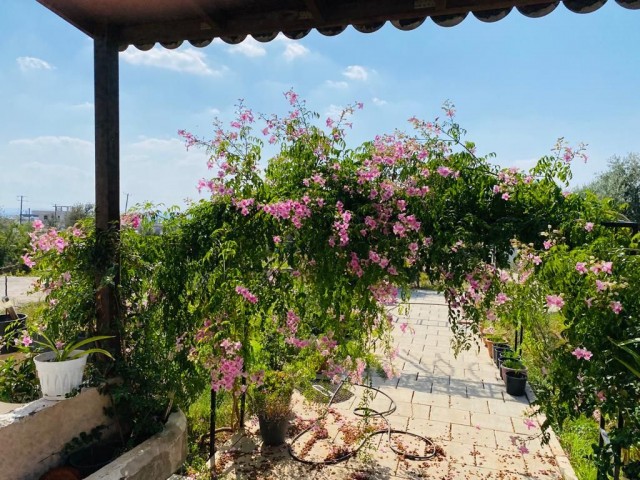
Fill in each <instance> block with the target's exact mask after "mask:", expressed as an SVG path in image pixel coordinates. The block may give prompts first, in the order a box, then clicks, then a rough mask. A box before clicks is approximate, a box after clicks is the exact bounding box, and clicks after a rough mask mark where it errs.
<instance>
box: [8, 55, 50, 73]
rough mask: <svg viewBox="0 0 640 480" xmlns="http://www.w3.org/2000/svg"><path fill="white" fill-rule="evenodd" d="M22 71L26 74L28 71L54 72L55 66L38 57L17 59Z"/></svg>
mask: <svg viewBox="0 0 640 480" xmlns="http://www.w3.org/2000/svg"><path fill="white" fill-rule="evenodd" d="M16 62H18V66H19V67H20V70H22V71H23V72H26V71H28V70H53V69H54V66H53V65H51V64H50V63H48V62H45V61H44V60H42V59H40V58H36V57H18V58H16Z"/></svg>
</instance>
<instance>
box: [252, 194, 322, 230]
mask: <svg viewBox="0 0 640 480" xmlns="http://www.w3.org/2000/svg"><path fill="white" fill-rule="evenodd" d="M262 210H263V211H264V212H265V213H267V214H269V215H271V216H272V217H275V218H278V219H280V220H289V219H291V223H293V225H294V226H295V227H296V228H301V227H302V220H304V219H305V218H309V217H310V216H311V209H310V208H309V207H308V206H307V205H305V204H304V203H301V202H298V201H297V200H284V201H282V202H276V203H272V204H268V205H263V206H262Z"/></svg>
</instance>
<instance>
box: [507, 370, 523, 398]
mask: <svg viewBox="0 0 640 480" xmlns="http://www.w3.org/2000/svg"><path fill="white" fill-rule="evenodd" d="M504 375H505V384H506V386H507V393H508V394H509V395H512V396H514V397H521V396H523V395H524V387H525V385H526V384H527V374H526V373H522V372H514V371H506V372H505V374H504Z"/></svg>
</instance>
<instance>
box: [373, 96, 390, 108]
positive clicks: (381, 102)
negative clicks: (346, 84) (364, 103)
mask: <svg viewBox="0 0 640 480" xmlns="http://www.w3.org/2000/svg"><path fill="white" fill-rule="evenodd" d="M371 101H372V102H373V104H374V105H376V106H378V107H382V106H383V105H386V104H387V103H389V102H387V101H386V100H382V99H381V98H378V97H373V98H372V99H371Z"/></svg>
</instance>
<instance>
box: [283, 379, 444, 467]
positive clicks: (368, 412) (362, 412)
mask: <svg viewBox="0 0 640 480" xmlns="http://www.w3.org/2000/svg"><path fill="white" fill-rule="evenodd" d="M345 383H346V379H343V380H342V381H341V382H340V384H339V385H338V388H337V389H336V391H335V392H333V394H331V393H330V391H329V390H327V389H326V388H324V387H322V386H321V385H314V386H313V388H314V389H315V390H317V391H318V392H320V393H321V394H322V395H325V396H327V397H330V399H329V403H328V404H327V408H326V410H325V412H324V413H323V414H322V415H321V416H320V417H318V419H317V420H316V421H315V422H314V423H313V424H312V425H311V426H310V427H308V428H306V429H305V430H303V431H301V432H300V433H298V434H297V435H296V436H295V437H293V439H292V440H291V442H289V455H291V458H293V459H294V460H296V461H298V462H301V463H304V464H307V465H334V464H336V463H340V462H344V461H345V460H348V459H349V458H351V457H353V456H354V455H356V454H357V453H358V452H359V451H360V449H361V448H362V447H363V446H364V444H365V443H367V442H368V441H369V439H371V438H372V437H374V436H375V435H384V434H386V435H387V443H388V444H389V447H390V448H391V450H392V451H393V452H394V453H395V454H396V455H400V456H402V457H403V458H406V459H408V460H416V461H423V460H429V459H430V458H433V457H434V456H435V454H436V446H435V444H434V443H433V441H432V440H431V439H429V438H427V437H425V436H422V435H418V434H417V433H411V432H408V431H407V430H397V429H393V428H391V425H390V424H389V420H387V418H386V417H387V415H391V414H392V413H393V412H395V410H396V403H395V402H394V401H393V399H392V398H391V397H390V396H389V395H387V394H386V393H384V392H383V391H382V390H380V389H378V388H375V387H372V386H370V385H362V384H359V383H354V384H353V385H355V386H358V387H363V388H366V389H369V390H373V391H376V392H378V394H382V395H384V396H385V397H387V398H388V399H389V401H390V402H391V407H390V408H389V409H388V410H385V411H383V412H379V411H377V410H375V409H373V408H369V407H357V408H355V409H354V410H353V413H354V415H356V416H358V417H367V416H368V417H379V418H381V419H382V420H383V421H384V422H385V424H386V425H387V428H382V429H380V430H376V431H373V432H371V433H369V434H368V435H367V436H366V437H364V439H363V440H362V441H361V442H360V444H359V445H358V446H357V447H356V448H354V449H353V450H350V451H348V452H347V453H344V454H342V455H341V456H339V457H336V458H331V459H326V460H319V461H316V460H307V459H304V458H301V457H299V456H297V455H296V454H295V453H294V451H293V445H294V444H295V443H296V442H297V441H298V440H299V439H300V438H301V437H302V436H303V435H304V434H305V433H307V432H308V431H310V430H311V429H313V428H314V427H315V426H316V425H317V424H318V423H319V422H320V421H321V420H322V419H323V418H324V417H326V415H327V414H328V413H329V409H330V408H331V405H332V404H333V402H334V401H335V398H336V396H337V395H338V392H339V391H340V390H341V389H342V387H343V386H344V384H345ZM392 434H400V435H407V436H410V437H414V438H417V439H419V440H421V441H423V442H424V443H425V445H426V446H428V447H430V450H431V451H430V452H429V453H428V454H426V455H415V454H412V453H407V452H404V451H401V450H399V449H397V448H396V447H395V446H394V445H393V443H392V442H391V435H392Z"/></svg>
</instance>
